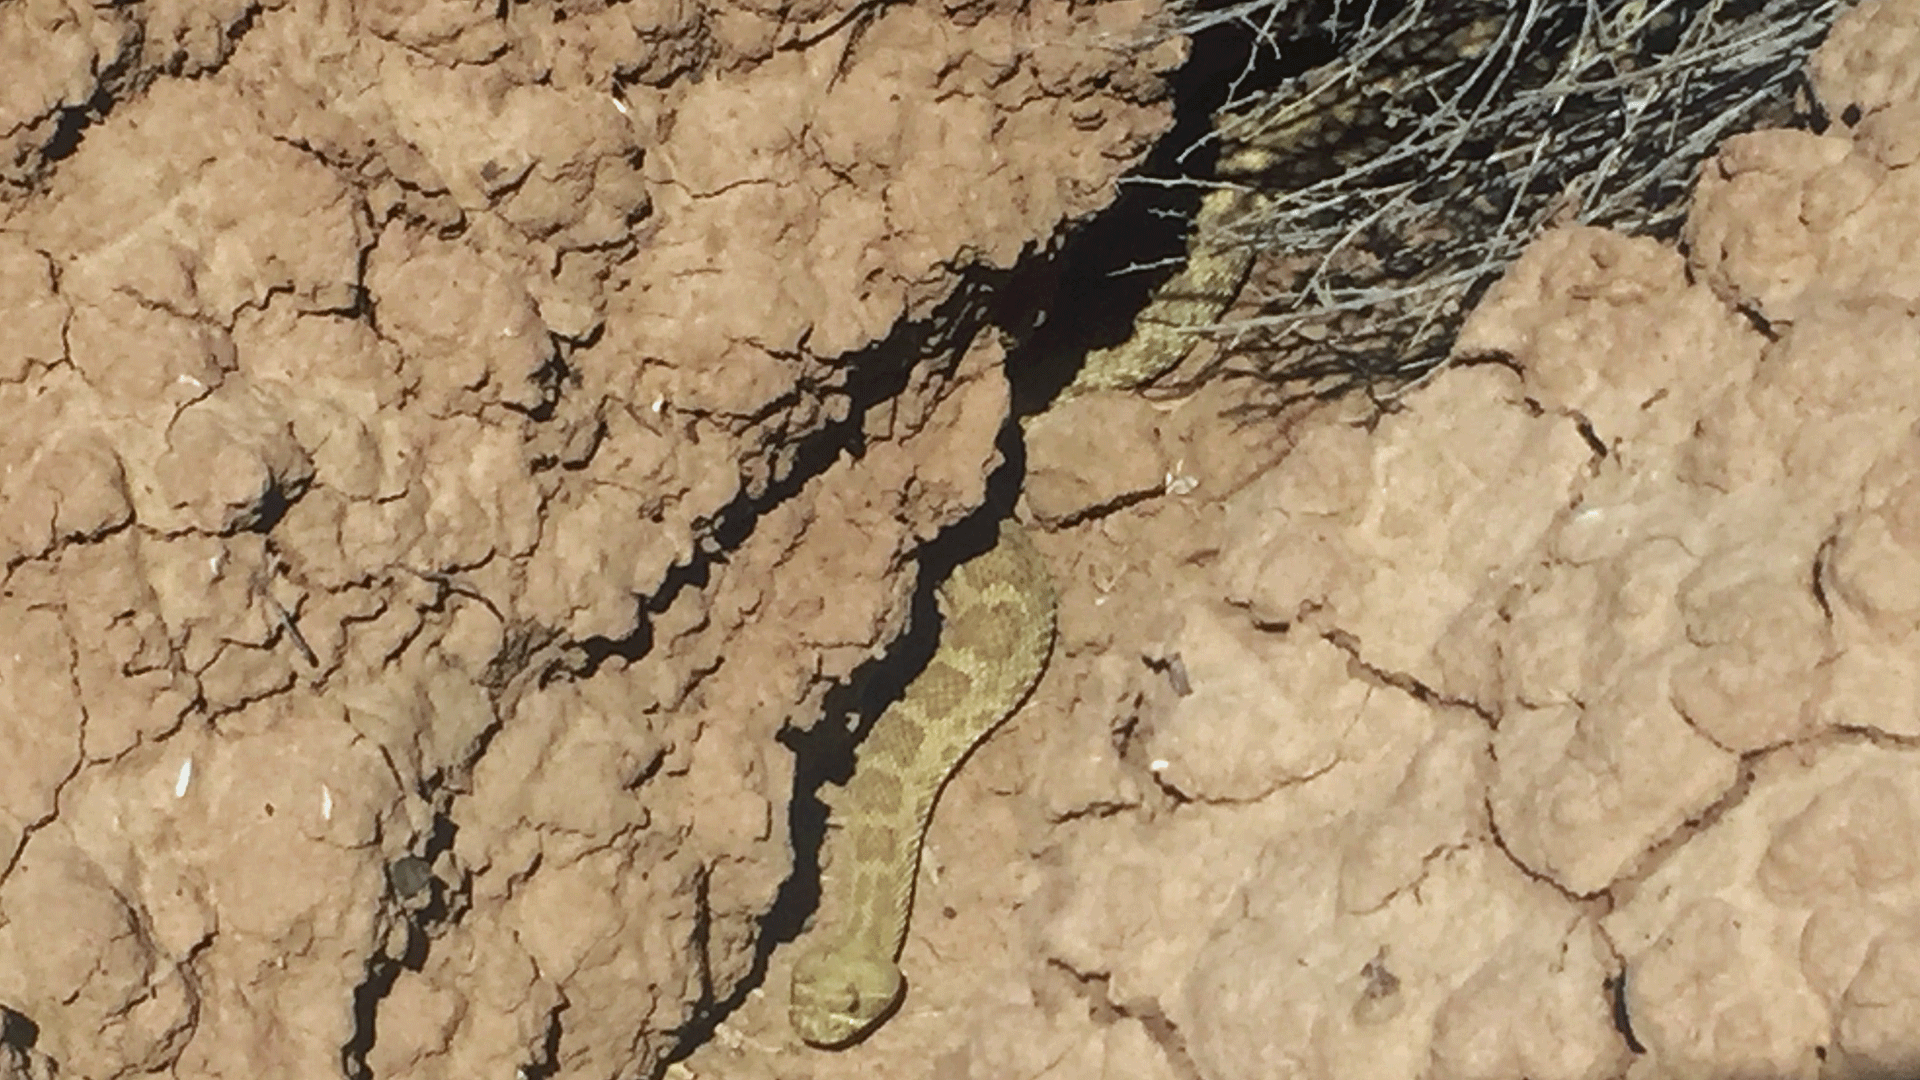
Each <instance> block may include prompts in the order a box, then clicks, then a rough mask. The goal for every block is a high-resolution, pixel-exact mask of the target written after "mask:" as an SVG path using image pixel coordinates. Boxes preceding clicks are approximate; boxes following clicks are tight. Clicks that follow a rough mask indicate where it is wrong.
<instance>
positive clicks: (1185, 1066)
mask: <svg viewBox="0 0 1920 1080" xmlns="http://www.w3.org/2000/svg"><path fill="white" fill-rule="evenodd" d="M1047 963H1048V964H1049V965H1051V966H1052V967H1054V968H1056V969H1058V970H1059V971H1062V972H1064V973H1065V974H1066V975H1067V976H1068V978H1069V980H1070V982H1069V984H1068V985H1069V986H1071V987H1072V988H1073V990H1074V992H1075V993H1076V994H1077V995H1078V996H1079V997H1080V998H1081V999H1082V1000H1084V1001H1085V1002H1086V1003H1087V1007H1088V1011H1090V1012H1091V1013H1092V1014H1093V1018H1094V1019H1095V1020H1098V1021H1100V1022H1101V1023H1104V1024H1113V1023H1116V1022H1118V1021H1121V1020H1132V1021H1133V1022H1134V1023H1137V1024H1139V1025H1140V1028H1141V1030H1143V1031H1145V1032H1146V1033H1147V1037H1148V1038H1150V1039H1152V1040H1153V1043H1154V1045H1155V1046H1158V1047H1159V1048H1160V1053H1161V1056H1162V1058H1163V1059H1164V1060H1165V1061H1166V1063H1167V1066H1168V1067H1169V1068H1170V1069H1172V1070H1173V1073H1174V1075H1176V1076H1178V1077H1179V1078H1180V1080H1205V1074H1203V1073H1202V1072H1201V1071H1200V1066H1199V1065H1198V1064H1196V1063H1195V1062H1194V1060H1193V1055H1192V1054H1191V1053H1189V1052H1188V1050H1187V1037H1186V1035H1185V1034H1184V1033H1183V1032H1181V1030H1180V1028H1179V1026H1178V1025H1176V1024H1175V1023H1174V1022H1173V1021H1172V1020H1170V1019H1168V1018H1167V1014H1166V1011H1165V1010H1163V1009H1162V1008H1161V1007H1160V1003H1159V1002H1158V1001H1155V1000H1153V999H1151V998H1140V999H1136V1000H1133V1001H1127V1002H1119V1001H1115V1000H1113V996H1112V992H1113V976H1112V975H1110V974H1108V973H1106V972H1094V973H1091V974H1084V975H1083V974H1081V973H1080V972H1078V971H1075V970H1074V969H1073V968H1071V967H1068V966H1067V965H1066V964H1065V963H1064V962H1062V961H1060V960H1058V959H1050V960H1048V961H1047Z"/></svg>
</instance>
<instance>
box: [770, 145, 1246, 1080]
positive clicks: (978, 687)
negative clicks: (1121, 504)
mask: <svg viewBox="0 0 1920 1080" xmlns="http://www.w3.org/2000/svg"><path fill="white" fill-rule="evenodd" d="M1251 160H1252V159H1245V158H1243V159H1242V161H1251ZM1251 197H1252V196H1250V195H1248V194H1247V193H1245V192H1244V191H1242V190H1239V189H1235V188H1226V187H1222V188H1218V189H1215V190H1213V191H1211V192H1209V193H1208V194H1207V195H1206V196H1205V197H1204V198H1203V199H1202V200H1201V204H1200V209H1199V212H1198V213H1197V215H1196V217H1195V222H1194V227H1193V232H1192V236H1193V238H1194V239H1191V240H1190V241H1189V244H1188V254H1187V258H1186V261H1185V263H1184V264H1183V265H1182V266H1181V268H1180V270H1179V271H1178V272H1177V273H1175V274H1174V275H1173V276H1172V277H1171V278H1170V279H1169V280H1167V281H1166V282H1165V283H1163V284H1162V285H1161V286H1160V287H1159V288H1158V289H1156V290H1155V292H1154V294H1153V296H1152V297H1151V298H1150V299H1149V300H1148V303H1147V304H1146V306H1145V307H1144V308H1143V309H1142V310H1141V312H1140V313H1139V314H1138V315H1137V316H1136V317H1135V320H1134V324H1133V333H1132V335H1131V336H1130V337H1129V338H1128V340H1126V341H1125V342H1122V343H1121V344H1119V345H1116V346H1113V347H1111V348H1107V349H1101V350H1098V351H1096V352H1092V353H1089V354H1088V356H1087V358H1086V360H1085V361H1084V362H1083V363H1082V365H1081V369H1080V374H1079V376H1078V378H1077V379H1076V380H1075V381H1074V383H1073V384H1072V385H1071V386H1069V387H1068V388H1067V389H1066V391H1064V392H1063V395H1062V396H1063V397H1065V396H1068V395H1073V394H1079V393H1083V392H1087V391H1091V390H1100V389H1123V388H1129V387H1134V386H1138V385H1140V384H1142V383H1144V382H1146V381H1149V380H1151V379H1153V378H1155V377H1157V376H1159V375H1161V374H1163V373H1164V372H1166V371H1168V370H1169V369H1171V368H1172V367H1173V366H1174V365H1175V364H1177V363H1179V362H1180V360H1181V359H1182V358H1183V357H1184V356H1185V355H1186V354H1187V352H1188V350H1190V349H1191V348H1192V346H1193V343H1194V341H1195V340H1196V339H1195V337H1194V336H1193V334H1192V328H1193V327H1195V326H1200V325H1204V324H1206V323H1209V322H1212V321H1213V320H1215V319H1216V318H1218V317H1219V315H1220V313H1221V312H1222V311H1223V310H1224V309H1225V308H1226V306H1227V305H1228V304H1229V303H1231V302H1232V301H1233V298H1234V297H1235V296H1236V295H1237V294H1238V293H1239V290H1240V286H1241V285H1242V284H1243V283H1244V282H1245V280H1246V275H1247V270H1248V267H1249V266H1250V265H1251V264H1252V261H1253V255H1252V251H1251V249H1249V248H1246V247H1244V246H1226V245H1215V244H1208V243H1206V242H1205V241H1204V240H1203V239H1201V238H1205V237H1210V236H1214V235H1216V234H1218V233H1219V231H1220V228H1221V225H1222V223H1223V222H1224V221H1225V220H1226V219H1228V218H1230V217H1231V216H1233V215H1234V214H1236V213H1238V212H1240V211H1241V209H1242V208H1243V206H1244V204H1245V202H1246V201H1247V200H1248V199H1249V198H1251ZM935 600H936V602H937V604H938V606H939V609H940V614H941V626H940V631H939V640H938V644H937V646H936V648H935V652H934V655H933V658H932V659H931V660H930V661H929V662H928V664H927V667H926V668H925V669H924V670H923V671H922V672H921V673H920V674H919V675H917V676H915V677H914V679H913V681H912V682H910V683H909V684H908V685H907V688H906V690H905V692H904V693H903V694H902V695H901V697H900V699H899V700H898V701H896V702H894V703H893V704H892V705H891V706H889V707H888V708H887V710H886V711H885V712H883V713H882V714H881V715H880V717H879V719H877V720H876V721H874V724H873V728H872V730H871V731H870V732H869V733H868V734H867V737H866V739H865V740H864V741H862V742H861V744H860V748H859V750H858V752H857V754H856V757H855V760H854V771H853V778H852V779H851V780H850V781H849V782H848V784H847V786H846V788H845V789H844V790H842V791H841V792H840V793H839V794H838V796H837V797H835V798H833V799H832V800H831V801H832V812H833V820H834V825H835V827H834V828H833V829H831V830H830V831H829V833H828V835H827V840H826V844H825V847H824V852H823V854H824V858H823V862H824V873H823V877H822V881H821V913H822V919H821V922H820V925H819V927H818V928H817V929H816V930H815V931H814V932H813V934H812V935H811V941H810V942H809V945H808V948H807V951H806V952H804V953H803V954H802V955H801V957H800V959H799V960H798V961H797V962H796V963H795V965H794V968H793V982H792V991H791V994H790V997H789V1007H788V1009H789V1011H788V1018H789V1020H790V1022H791V1023H792V1025H793V1029H794V1031H795V1032H797V1033H798V1034H799V1035H800V1037H801V1038H802V1039H804V1040H806V1041H807V1042H808V1043H811V1044H812V1045H814V1046H819V1047H827V1048H836V1047H841V1046H846V1045H848V1044H850V1043H853V1042H855V1041H858V1040H859V1039H860V1038H862V1037H863V1036H865V1035H866V1034H867V1033H868V1032H869V1031H871V1030H873V1029H874V1028H876V1027H878V1026H879V1025H880V1023H881V1022H883V1021H884V1020H886V1018H887V1017H888V1016H890V1015H892V1012H893V1010H894V1008H895V1007H896V1006H897V1005H898V1004H899V1002H900V999H901V997H902V995H903V994H904V992H905V986H906V984H905V979H904V978H903V976H902V975H901V972H900V967H899V962H898V961H899V956H900V949H901V947H902V945H904V944H905V942H906V936H907V924H908V921H909V918H910V916H911V914H912V908H913V886H914V879H915V877H916V876H917V875H918V872H919V866H920V848H921V844H922V841H923V840H924V839H925V836H926V828H927V823H928V821H929V820H930V819H931V817H932V815H933V807H934V803H935V801H936V800H937V799H938V798H939V795H940V791H941V789H942V788H943V787H945V786H946V783H947V780H948V778H949V777H951V776H952V775H953V773H954V771H955V770H956V769H958V768H959V766H960V763H961V761H962V760H964V759H965V757H966V756H967V753H968V751H970V750H971V749H972V748H973V747H974V746H975V744H977V743H979V742H980V741H981V740H982V739H984V738H985V737H986V736H987V735H988V734H989V733H990V732H992V731H993V729H994V728H996V727H998V726H999V725H1000V724H1001V722H1003V721H1004V720H1006V719H1007V717H1009V716H1011V715H1012V714H1013V712H1014V710H1016V709H1018V708H1019V707H1020V705H1021V703H1022V702H1023V701H1024V700H1025V699H1026V697H1027V694H1028V693H1029V692H1030V691H1031V690H1032V688H1033V686H1034V684H1035V683H1036V682H1038V681H1039V679H1040V675H1041V673H1042V672H1043V671H1044V670H1045V669H1046V665H1047V661H1048V658H1049V657H1050V655H1051V653H1052V650H1053V636H1054V589H1053V582H1052V578H1051V575H1050V574H1049V573H1048V571H1047V567H1046V564H1045V563H1044V562H1043V561H1042V560H1041V557H1040V555H1039V553H1038V552H1037V551H1035V550H1034V547H1033V543H1032V540H1031V539H1030V538H1029V537H1028V536H1027V535H1026V532H1025V530H1023V529H1022V528H1021V527H1020V526H1019V525H1018V524H1016V523H1014V522H1012V521H1005V522H1002V523H1001V526H1000V532H999V538H998V541H997V542H996V543H995V544H994V546H993V547H991V548H990V549H988V550H987V551H986V552H984V553H983V554H980V555H978V556H975V557H974V558H972V559H970V560H968V561H966V562H963V563H961V564H960V565H959V566H957V567H956V568H955V569H954V571H953V572H952V574H951V575H950V576H949V577H948V578H947V579H946V580H945V581H944V582H942V583H941V584H940V586H939V587H938V588H937V589H936V591H935Z"/></svg>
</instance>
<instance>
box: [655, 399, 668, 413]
mask: <svg viewBox="0 0 1920 1080" xmlns="http://www.w3.org/2000/svg"><path fill="white" fill-rule="evenodd" d="M666 407H667V395H665V394H661V395H660V396H659V397H657V398H654V399H653V411H654V413H655V414H656V415H658V414H659V412H660V410H661V409H664V408H666Z"/></svg>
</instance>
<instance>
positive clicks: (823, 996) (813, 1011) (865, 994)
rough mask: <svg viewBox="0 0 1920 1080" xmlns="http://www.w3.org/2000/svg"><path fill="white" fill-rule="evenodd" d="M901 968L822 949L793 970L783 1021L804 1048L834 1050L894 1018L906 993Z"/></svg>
mask: <svg viewBox="0 0 1920 1080" xmlns="http://www.w3.org/2000/svg"><path fill="white" fill-rule="evenodd" d="M906 989H907V986H906V981H905V980H904V979H902V978H901V976H900V966H899V965H898V964H895V963H894V962H893V961H892V960H891V959H890V958H887V957H883V956H878V955H873V954H870V953H865V952H861V951H848V950H833V949H827V950H822V951H820V952H814V953H809V954H807V955H806V956H803V957H801V958H800V961H799V962H798V963H796V964H795V965H794V966H793V991H792V994H791V997H790V999H789V1003H788V1006H787V1018H788V1020H790V1021H791V1022H792V1024H793V1030H794V1031H796V1032H798V1033H799V1035H800V1037H801V1038H802V1039H805V1040H806V1041H807V1042H808V1043H810V1044H812V1045H814V1046H818V1047H822V1048H824V1049H829V1050H837V1049H839V1048H840V1047H843V1046H847V1045H848V1044H850V1043H853V1042H855V1041H857V1040H858V1039H859V1038H860V1037H861V1036H863V1035H865V1034H866V1033H867V1032H869V1031H872V1030H873V1029H874V1028H876V1027H878V1026H879V1025H880V1022H881V1021H882V1020H885V1019H886V1018H887V1017H889V1016H891V1015H893V1010H894V1009H895V1008H897V1007H898V1006H899V1004H900V999H901V997H902V996H904V994H905V993H906Z"/></svg>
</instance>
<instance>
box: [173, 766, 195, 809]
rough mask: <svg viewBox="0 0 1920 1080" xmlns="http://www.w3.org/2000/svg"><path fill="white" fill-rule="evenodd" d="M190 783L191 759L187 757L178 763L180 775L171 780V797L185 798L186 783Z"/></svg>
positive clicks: (191, 773)
mask: <svg viewBox="0 0 1920 1080" xmlns="http://www.w3.org/2000/svg"><path fill="white" fill-rule="evenodd" d="M191 783H193V759H192V758H188V759H187V760H185V761H183V762H181V763H180V775H179V776H178V777H176V778H175V779H174V781H173V797H174V798H176V799H180V798H185V797H186V794H187V785H188V784H191Z"/></svg>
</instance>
